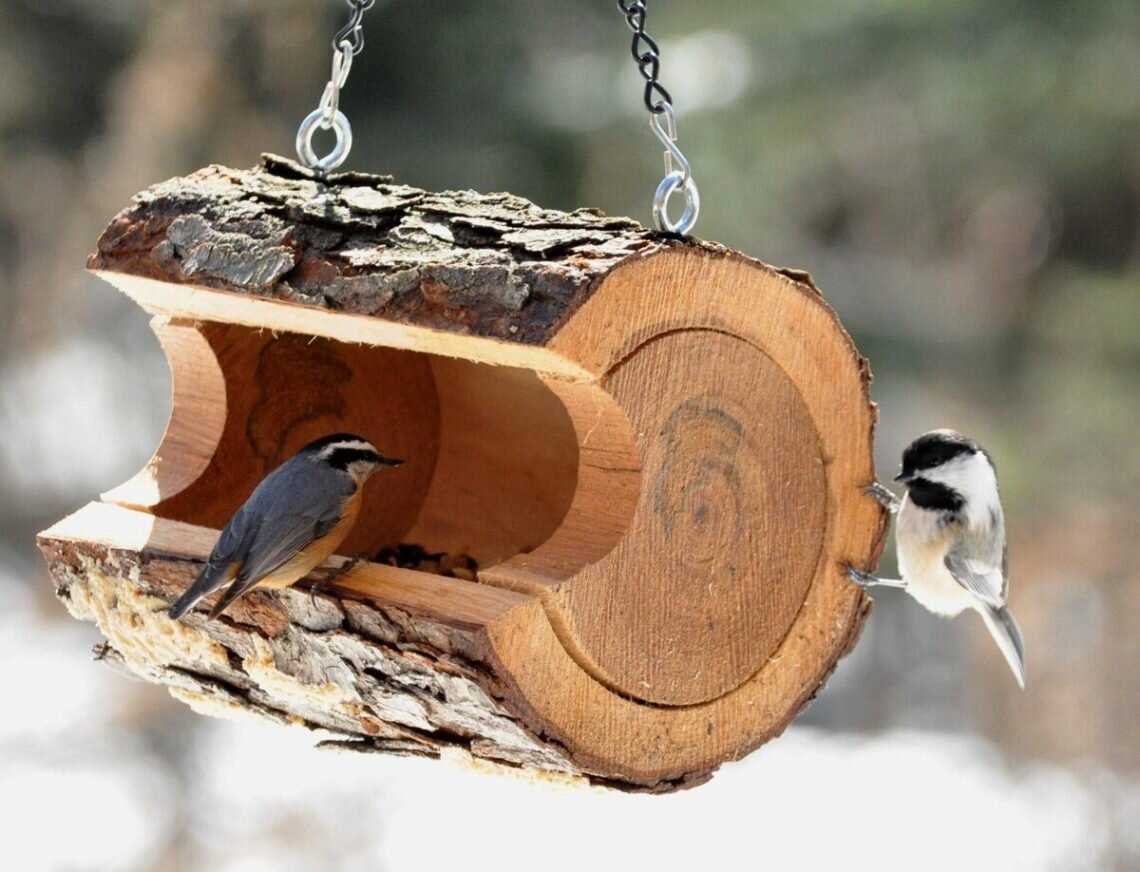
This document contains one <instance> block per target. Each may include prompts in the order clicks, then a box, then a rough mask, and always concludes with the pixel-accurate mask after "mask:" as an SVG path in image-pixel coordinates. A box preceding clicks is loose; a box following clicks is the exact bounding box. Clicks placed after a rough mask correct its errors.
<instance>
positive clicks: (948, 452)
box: [847, 430, 1025, 689]
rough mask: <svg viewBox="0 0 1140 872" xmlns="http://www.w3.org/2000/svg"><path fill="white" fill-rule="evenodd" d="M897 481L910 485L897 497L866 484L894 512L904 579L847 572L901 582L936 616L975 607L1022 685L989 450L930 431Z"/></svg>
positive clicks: (1020, 645) (870, 581)
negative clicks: (1009, 606)
mask: <svg viewBox="0 0 1140 872" xmlns="http://www.w3.org/2000/svg"><path fill="white" fill-rule="evenodd" d="M895 481H901V482H903V483H904V484H905V485H906V488H907V493H906V496H905V497H903V499H902V502H901V503H900V502H899V500H898V498H897V497H895V495H894V494H892V493H891V492H890V491H889V490H887V489H886V488H884V487H882V486H881V485H878V484H877V483H876V484H874V485H872V486H871V487H869V488H868V490H869V492H870V493H871V494H872V495H873V496H875V497H876V498H877V499H879V500H880V501H881V502H882V503H883V504H884V505H886V506H887V508H888V509H890V510H891V511H892V512H895V511H897V512H898V521H897V522H896V531H895V535H896V541H897V548H898V561H899V573H900V574H901V575H902V579H901V580H898V579H883V578H878V577H876V576H874V575H869V574H868V573H865V572H861V571H859V570H858V569H855V568H854V567H847V575H848V577H849V578H850V579H851V580H852V581H855V582H857V583H859V584H862V585H864V586H865V587H866V586H872V585H885V586H888V587H899V588H902V589H903V590H905V591H906V592H907V593H909V594H910V595H911V596H912V597H914V598H915V599H916V600H918V601H919V602H920V603H921V604H922V605H923V606H925V607H926V608H927V609H928V610H930V611H932V612H934V613H935V614H937V615H946V616H948V617H952V616H954V615H957V614H959V613H960V612H962V611H963V610H964V609H967V608H972V609H974V610H975V611H976V612H978V614H980V615H981V616H982V620H983V621H985V624H986V626H987V627H988V628H989V631H990V634H991V635H992V636H993V637H994V641H995V642H997V644H998V647H999V648H1000V649H1001V653H1002V654H1003V655H1005V659H1006V661H1007V662H1008V663H1009V666H1010V669H1012V670H1013V675H1014V678H1016V679H1017V683H1018V684H1019V685H1020V686H1021V687H1022V688H1023V689H1024V687H1025V643H1024V641H1023V640H1022V637H1021V630H1020V629H1019V628H1018V626H1017V621H1015V620H1014V619H1013V615H1012V614H1010V611H1009V609H1008V608H1007V606H1006V602H1007V600H1008V595H1009V578H1008V576H1007V569H1008V554H1007V549H1006V543H1005V520H1004V518H1003V516H1002V511H1001V501H1000V499H999V498H998V485H997V472H996V470H995V469H994V464H993V461H992V460H991V459H990V456H989V454H987V453H986V451H985V450H984V449H983V448H982V447H981V446H980V445H978V444H977V443H976V442H974V441H973V440H971V439H967V438H966V437H965V436H963V435H962V434H961V433H956V432H955V431H953V430H932V431H931V432H929V433H924V434H923V435H922V436H919V437H918V438H917V439H915V440H914V442H912V443H911V444H910V445H909V446H908V447H907V449H906V451H904V452H903V457H902V471H901V472H899V474H898V475H896V476H895Z"/></svg>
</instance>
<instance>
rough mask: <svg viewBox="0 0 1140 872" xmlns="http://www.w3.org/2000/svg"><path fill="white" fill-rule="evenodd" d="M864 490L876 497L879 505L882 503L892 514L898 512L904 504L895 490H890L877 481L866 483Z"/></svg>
mask: <svg viewBox="0 0 1140 872" xmlns="http://www.w3.org/2000/svg"><path fill="white" fill-rule="evenodd" d="M863 490H864V491H865V492H866V493H867V494H868V495H870V496H872V497H874V498H875V500H876V501H877V502H878V503H879V505H881V506H882V507H883V508H884V509H886V510H887V511H888V512H890V513H891V514H892V515H893V514H894V513H895V512H897V511H898V510H899V506H900V505H902V500H900V499H899V498H898V497H897V496H895V494H894V492H893V491H891V490H889V489H888V488H887V487H885V486H884V485H882V484H880V483H879V482H877V481H873V482H871V483H870V484H869V485H866V486H865V487H864V488H863Z"/></svg>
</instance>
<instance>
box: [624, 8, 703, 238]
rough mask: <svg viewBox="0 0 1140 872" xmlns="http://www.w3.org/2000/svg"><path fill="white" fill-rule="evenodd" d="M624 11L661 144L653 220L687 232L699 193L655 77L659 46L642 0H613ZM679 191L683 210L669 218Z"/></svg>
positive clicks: (694, 217)
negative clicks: (648, 29)
mask: <svg viewBox="0 0 1140 872" xmlns="http://www.w3.org/2000/svg"><path fill="white" fill-rule="evenodd" d="M617 5H618V8H619V9H620V10H621V11H622V12H623V13H624V14H625V20H626V23H627V24H628V25H629V29H630V30H632V31H633V42H632V43H631V45H630V54H632V55H633V59H634V61H636V62H637V71H638V72H639V73H641V77H642V78H643V79H645V108H646V109H648V110H649V113H650V114H649V123H650V126H651V127H652V128H653V132H654V134H656V136H657V138H658V139H659V140H661V144H662V145H664V146H665V178H663V179H662V180H661V183H660V184H659V185H658V186H657V190H656V191H655V192H654V194H653V220H654V222H655V223H656V224H657V229H658V230H663V231H665V232H667V233H681V234H685V233H688V232H689V231H690V230H692V229H693V225H694V224H696V223H697V216H698V215H699V214H700V211H701V197H700V193H699V192H698V191H697V183H696V182H695V181H693V168H692V166H690V164H689V161H688V160H687V159H686V158H685V155H684V154H682V153H681V149H680V148H679V147H678V146H677V116H676V114H675V113H674V111H673V98H672V97H671V96H670V95H669V92H668V91H666V90H665V87H664V86H663V85H662V84H661V83H660V82H659V81H658V80H657V77H658V75H659V74H660V72H661V49H660V48H659V47H658V45H657V41H656V40H654V39H653V37H651V36H650V35H649V34H648V33H646V32H645V11H646V9H645V0H636V2H633V3H627V2H624V0H617ZM677 191H681V192H682V193H683V194H684V196H685V210H684V211H683V212H682V213H681V217H680V218H678V219H677V220H676V221H673V220H672V219H670V217H669V198H670V197H672V196H673V194H675V193H677Z"/></svg>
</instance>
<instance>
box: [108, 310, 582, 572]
mask: <svg viewBox="0 0 1140 872" xmlns="http://www.w3.org/2000/svg"><path fill="white" fill-rule="evenodd" d="M154 326H155V330H156V332H157V333H158V335H159V338H160V340H161V342H162V344H163V347H164V350H165V351H166V353H167V356H168V358H169V360H170V363H171V368H172V372H173V381H174V397H173V411H172V414H171V418H170V422H169V424H168V427H167V431H166V434H165V436H164V438H163V441H162V444H161V446H160V447H159V449H158V451H157V452H156V454H155V456H154V457H153V458H152V459H151V461H150V463H148V465H147V467H146V468H145V469H144V470H143V471H142V472H140V473H139V474H138V475H137V476H135V478H133V479H132V480H131V481H129V482H127V483H126V484H124V485H122V486H121V487H119V488H117V489H115V490H114V491H111V492H110V493H108V494H105V495H104V498H105V499H106V500H108V501H110V502H117V503H121V504H125V505H129V506H133V507H138V508H145V509H146V510H147V511H149V512H151V513H153V514H155V515H157V516H159V517H162V518H169V519H172V520H178V521H183V522H187V523H191V524H196V525H200V526H206V527H212V528H215V529H218V528H220V527H222V526H223V525H224V524H225V523H226V521H227V520H228V519H229V517H230V516H231V515H232V514H233V512H234V511H235V510H236V509H237V508H238V507H239V506H240V505H241V504H242V502H243V501H244V500H245V499H246V498H247V497H248V496H249V494H250V492H251V491H252V490H253V488H254V487H256V485H257V483H258V482H259V481H261V479H262V478H264V477H265V475H266V474H267V473H268V472H269V471H270V470H272V469H273V468H274V467H276V466H277V465H278V464H279V463H281V462H282V461H284V460H286V459H288V458H289V457H290V456H292V454H293V453H294V452H296V451H297V449H299V448H300V447H301V446H302V445H304V444H305V443H307V442H309V441H310V440H312V439H316V438H318V437H320V436H322V435H325V434H327V433H333V432H338V431H347V432H353V433H358V434H360V435H362V436H364V437H366V438H368V439H370V440H372V442H373V443H374V444H375V445H376V446H377V448H378V449H379V450H380V451H381V452H382V453H383V454H385V455H387V456H390V457H396V458H400V459H402V460H404V461H405V463H404V464H403V465H402V466H400V467H398V468H395V469H391V470H384V471H383V472H382V473H380V474H378V475H377V476H376V477H374V478H373V480H372V481H371V482H369V484H368V485H367V486H366V489H365V495H364V505H363V506H362V508H361V514H360V516H359V518H358V520H357V523H356V526H355V528H354V529H353V532H352V533H351V534H350V536H349V537H348V539H346V540H345V542H344V544H343V546H342V547H341V549H340V551H341V553H343V554H357V553H362V552H363V553H366V554H368V555H369V556H370V557H371V558H375V557H376V556H377V555H378V554H379V553H380V552H381V551H383V550H385V549H389V550H390V549H395V548H397V546H399V545H401V544H404V545H417V546H420V547H421V548H422V549H423V551H424V552H426V553H427V554H432V553H438V552H444V553H445V554H447V555H450V556H459V555H467V556H469V557H470V558H472V559H474V561H476V562H477V564H478V567H479V568H480V569H483V568H487V567H490V566H494V565H495V564H498V563H501V562H503V561H505V560H507V559H508V558H510V557H513V556H514V555H516V554H520V553H528V552H531V551H534V550H535V549H537V548H538V547H539V546H540V545H542V544H543V543H544V542H546V541H547V540H548V539H550V538H551V536H552V535H553V534H554V533H555V531H556V530H557V529H558V528H559V526H560V524H561V523H562V521H563V519H564V518H565V516H566V514H567V511H568V510H569V508H570V505H571V502H572V500H573V498H574V493H575V489H576V487H577V484H578V462H579V457H578V438H577V435H576V433H575V428H574V424H573V422H572V420H571V417H570V415H569V413H568V412H567V409H566V407H565V405H564V404H563V402H562V400H560V399H559V397H558V396H557V395H556V394H555V393H554V392H552V391H551V390H550V388H548V387H547V385H546V384H545V383H544V382H543V380H542V379H541V378H540V377H539V376H538V375H537V374H536V373H535V372H533V371H531V370H527V369H521V368H516V367H506V366H490V365H487V364H479V363H473V362H471V361H467V360H461V359H456V358H448V357H444V356H440V355H434V354H426V353H422V352H417V351H408V350H402V349H394V348H386V347H376V346H367V345H358V344H351V343H345V342H338V341H336V340H333V339H327V338H322V337H313V336H305V335H300V334H293V333H279V334H276V335H275V334H274V333H273V332H271V331H268V330H261V329H256V328H251V327H247V326H243V325H236V324H222V323H216V322H190V321H186V322H180V321H176V320H169V319H164V318H157V319H156V321H155V325H154ZM406 553H407V551H406V550H405V554H406ZM428 562H429V563H430V562H431V561H428Z"/></svg>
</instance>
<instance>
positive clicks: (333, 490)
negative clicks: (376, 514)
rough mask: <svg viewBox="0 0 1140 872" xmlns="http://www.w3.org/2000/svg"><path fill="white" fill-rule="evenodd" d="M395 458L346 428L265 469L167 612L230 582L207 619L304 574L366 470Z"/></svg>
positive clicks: (342, 524)
mask: <svg viewBox="0 0 1140 872" xmlns="http://www.w3.org/2000/svg"><path fill="white" fill-rule="evenodd" d="M401 463H403V461H402V460H391V459H389V458H387V457H384V456H383V455H382V454H380V453H379V452H378V451H377V450H376V449H375V448H374V447H373V446H372V443H370V442H369V441H368V440H366V439H363V438H362V437H360V436H354V435H352V434H351V433H334V434H332V435H331V436H325V437H323V438H321V439H317V440H316V441H315V442H310V443H309V444H308V445H306V446H305V447H304V448H302V449H301V450H300V451H298V452H297V453H296V454H295V455H294V456H293V457H291V458H290V459H289V460H287V461H285V462H284V463H283V464H281V465H280V466H279V467H277V468H276V469H275V470H273V471H272V472H271V473H269V475H267V476H266V477H265V479H264V480H262V482H261V484H259V485H258V486H257V487H256V488H255V489H254V491H253V493H252V494H250V497H249V499H248V500H246V501H245V503H244V504H243V505H242V507H241V508H240V509H238V510H237V511H236V512H235V513H234V516H233V517H232V518H230V520H229V522H228V523H227V524H226V526H225V528H224V529H223V530H222V534H221V536H219V537H218V542H217V544H216V545H215V546H214V550H213V551H212V552H211V553H210V558H209V560H207V561H206V565H205V566H204V567H203V568H202V572H201V573H200V574H199V575H198V578H197V580H196V581H195V582H194V583H193V584H192V585H190V587H189V588H188V589H187V591H186V593H184V594H182V596H181V597H179V598H178V601H177V602H176V603H174V605H172V606H171V607H170V617H171V618H180V617H181V616H182V615H184V614H185V613H186V612H187V611H188V610H189V609H191V608H192V607H193V606H194V604H195V603H197V602H198V601H199V600H200V599H202V598H203V597H206V596H209V595H210V594H211V593H213V592H214V591H216V590H218V589H219V588H221V587H223V586H224V585H226V584H230V582H232V584H230V587H229V590H227V591H226V592H225V594H224V595H223V596H222V598H221V599H220V600H218V602H217V604H216V605H215V606H214V607H213V608H212V609H211V610H210V617H211V618H216V617H217V616H218V615H220V614H221V613H222V612H223V611H225V610H226V608H227V607H228V606H229V605H230V603H232V602H233V601H234V600H236V599H237V598H238V597H239V596H241V595H242V594H243V593H245V592H246V591H248V590H249V589H250V588H252V587H253V586H254V585H256V584H262V585H264V586H266V587H273V588H282V587H288V586H289V585H291V584H293V582H295V581H297V580H298V579H301V578H304V577H305V575H307V574H308V573H309V571H310V570H312V569H314V568H315V567H317V566H319V565H320V564H321V563H323V562H324V561H325V560H326V559H327V558H328V557H329V555H331V554H332V553H333V552H334V551H335V550H336V549H337V547H338V546H339V545H340V543H341V542H343V541H344V537H345V536H347V535H348V532H349V530H351V529H352V525H353V523H354V522H355V521H356V515H357V513H358V512H359V510H360V495H361V491H362V490H363V488H364V483H365V482H366V481H368V479H369V478H370V477H371V475H372V473H374V472H375V471H376V470H377V469H379V468H380V467H382V466H399V465H400V464H401Z"/></svg>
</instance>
